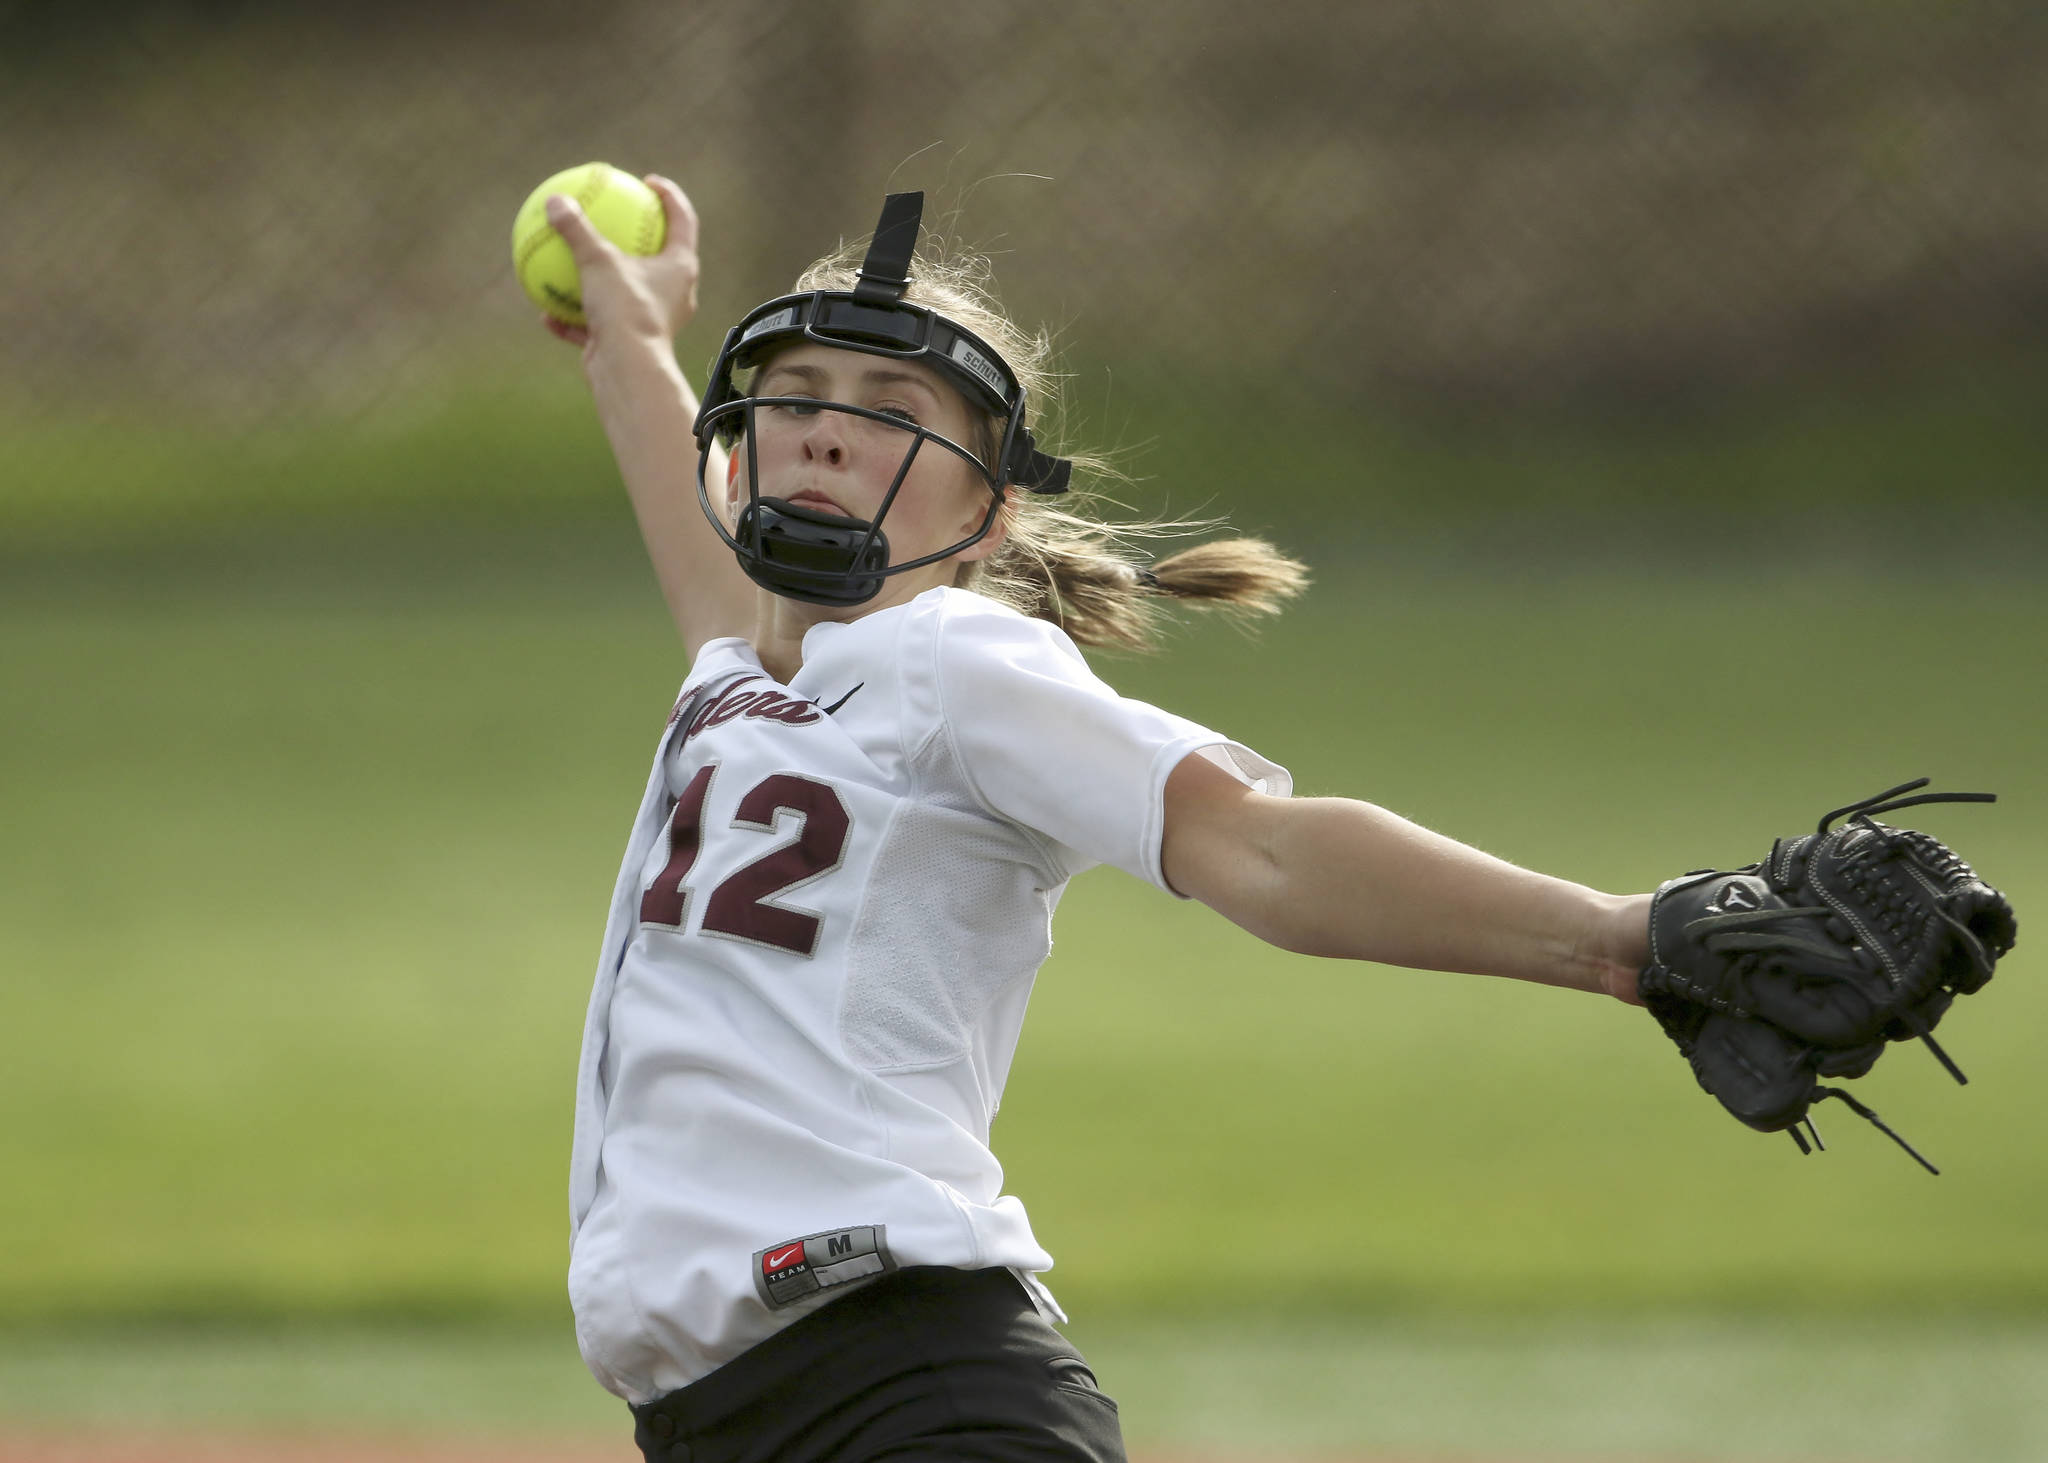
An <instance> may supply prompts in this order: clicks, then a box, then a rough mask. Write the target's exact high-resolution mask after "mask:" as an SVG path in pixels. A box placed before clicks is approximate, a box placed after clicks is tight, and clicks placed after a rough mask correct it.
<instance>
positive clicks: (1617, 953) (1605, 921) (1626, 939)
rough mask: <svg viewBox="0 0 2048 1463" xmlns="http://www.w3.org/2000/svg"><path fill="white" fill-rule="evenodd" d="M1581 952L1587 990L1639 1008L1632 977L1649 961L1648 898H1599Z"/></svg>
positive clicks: (1631, 896) (1635, 976)
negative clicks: (1587, 978)
mask: <svg viewBox="0 0 2048 1463" xmlns="http://www.w3.org/2000/svg"><path fill="white" fill-rule="evenodd" d="M1581 949H1582V951H1583V952H1584V955H1585V957H1586V960H1587V964H1588V966H1589V972H1588V974H1589V976H1590V988H1591V989H1593V990H1597V991H1603V992H1605V993H1606V994H1607V995H1610V996H1613V997H1614V998H1615V999H1616V1000H1618V1001H1625V1002H1627V1003H1628V1004H1629V1005H1631V1006H1640V1005H1641V1004H1642V998H1641V997H1640V996H1638V995H1637V994H1636V978H1637V976H1638V975H1639V974H1640V972H1641V971H1642V968H1643V965H1644V963H1645V962H1646V961H1648V960H1649V958H1650V896H1649V895H1648V894H1603V895H1601V896H1599V899H1598V901H1597V903H1596V906H1595V909H1594V913H1593V919H1592V927H1591V930H1590V933H1589V936H1588V938H1587V940H1586V942H1585V944H1584V945H1583V946H1582V947H1581Z"/></svg>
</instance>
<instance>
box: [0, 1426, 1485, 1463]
mask: <svg viewBox="0 0 2048 1463" xmlns="http://www.w3.org/2000/svg"><path fill="white" fill-rule="evenodd" d="M638 1458H639V1455H638V1453H636V1452H635V1451H634V1448H633V1445H632V1442H631V1441H630V1440H629V1439H627V1438H625V1437H623V1436H622V1437H620V1438H619V1439H618V1440H617V1441H606V1440H604V1439H602V1438H587V1437H586V1438H554V1439H547V1440H541V1441H536V1440H534V1439H531V1438H526V1439H515V1438H479V1439H476V1440H473V1441H464V1442H454V1441H449V1440H447V1439H435V1440H425V1439H420V1438H401V1437H388V1438H380V1437H373V1436H363V1437H353V1438H345V1439H344V1438H333V1437H312V1436H307V1435H293V1434H282V1433H281V1434H249V1435H235V1436H206V1435H197V1434H189V1433H154V1432H111V1431H107V1432H76V1431H71V1432H57V1431H50V1432H33V1431H16V1432H10V1433H5V1434H0V1463H637V1460H638ZM1132 1463H1227V1460H1224V1459H1221V1458H1217V1457H1213V1456H1211V1457H1191V1456H1189V1455H1187V1454H1184V1453H1175V1454H1161V1453H1151V1452H1147V1453H1138V1454H1134V1455H1133V1457H1132ZM1261 1463H1278V1460H1275V1459H1271V1458H1263V1457H1262V1460H1261ZM1294 1463H1310V1460H1294ZM1314 1463H1418V1460H1397V1459H1390V1458H1372V1459H1359V1458H1353V1459H1343V1460H1338V1459H1331V1458H1323V1459H1318V1460H1314ZM1432 1463H1451V1460H1442V1459H1439V1460H1432Z"/></svg>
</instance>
